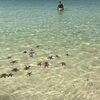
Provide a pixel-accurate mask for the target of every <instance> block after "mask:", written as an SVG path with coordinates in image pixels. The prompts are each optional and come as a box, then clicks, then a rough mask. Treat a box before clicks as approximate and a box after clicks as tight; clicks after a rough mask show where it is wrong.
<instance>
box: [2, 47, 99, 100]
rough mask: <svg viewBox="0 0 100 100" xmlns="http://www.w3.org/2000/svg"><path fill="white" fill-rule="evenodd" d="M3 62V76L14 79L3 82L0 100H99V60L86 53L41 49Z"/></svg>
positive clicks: (14, 55)
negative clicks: (27, 67)
mask: <svg viewBox="0 0 100 100" xmlns="http://www.w3.org/2000/svg"><path fill="white" fill-rule="evenodd" d="M52 48H53V47H52ZM32 52H33V53H32ZM30 54H32V55H30ZM86 57H87V58H86ZM12 61H15V62H12ZM1 62H2V63H3V64H1V67H0V74H3V73H7V74H8V73H12V76H10V77H8V76H5V77H1V78H0V100H100V66H99V64H100V62H99V58H98V57H94V58H90V55H89V54H88V53H87V52H81V53H80V52H79V51H78V50H76V49H70V50H66V48H63V47H62V48H60V49H59V48H56V49H54V48H53V49H50V47H47V48H46V47H45V48H44V47H43V46H42V45H40V46H36V48H35V49H34V51H32V49H30V48H29V49H26V50H25V51H21V52H19V53H18V54H13V55H11V56H9V57H6V58H4V59H2V60H1ZM45 62H48V64H45ZM25 65H26V66H30V68H29V69H25ZM5 66H6V67H5ZM14 68H17V69H18V71H15V72H14V71H12V69H14ZM28 73H31V74H30V75H29V74H28Z"/></svg>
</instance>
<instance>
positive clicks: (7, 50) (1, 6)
mask: <svg viewBox="0 0 100 100" xmlns="http://www.w3.org/2000/svg"><path fill="white" fill-rule="evenodd" d="M63 3H64V5H65V10H64V11H63V12H58V11H57V10H56V4H57V2H56V1H53V0H47V1H46V0H43V1H42V2H41V1H39V0H35V1H33V0H30V1H25V0H21V1H20V0H17V1H15V0H4V1H3V0H0V69H1V71H0V73H2V72H7V71H9V70H11V68H12V67H18V66H20V67H21V69H23V66H24V65H25V64H31V65H34V66H35V67H33V68H32V70H33V73H35V76H32V78H31V79H30V80H29V79H26V77H25V76H24V75H25V73H24V72H23V71H21V72H20V73H18V74H17V75H16V76H15V77H14V78H15V79H10V80H11V81H10V80H9V78H8V79H7V80H2V79H1V82H2V83H3V82H4V83H5V86H6V85H7V86H9V87H11V86H12V84H13V83H14V81H13V80H17V81H18V82H17V83H16V87H13V89H15V90H16V88H17V87H18V85H19V84H20V85H19V87H22V86H23V84H24V83H25V82H26V81H29V84H30V86H32V84H33V83H34V82H35V83H34V86H35V88H34V89H36V90H35V91H36V93H38V91H40V92H41V93H42V92H44V91H46V92H47V93H48V91H49V90H48V87H49V85H50V86H51V87H52V89H51V90H50V91H53V90H54V91H55V89H56V90H57V91H58V92H57V91H55V95H58V94H59V93H60V92H61V91H63V93H65V92H66V91H67V90H66V89H69V92H66V93H65V95H66V96H65V97H64V98H67V99H68V98H69V97H70V99H71V100H78V99H79V97H76V99H75V97H71V96H69V97H68V95H67V94H68V93H69V94H72V95H75V96H77V95H80V98H81V97H82V98H83V99H82V100H89V99H88V98H90V100H99V99H97V98H99V96H98V94H99V91H100V90H99V68H100V1H99V0H95V1H93V0H92V1H90V0H88V1H85V0H84V1H83V0H80V1H75V0H72V1H63ZM37 45H40V48H39V49H37V48H36V46H37ZM30 49H33V50H34V51H35V52H36V55H35V56H34V58H33V59H30V58H29V57H28V55H25V54H23V51H24V50H30ZM66 53H69V55H70V56H69V58H66V56H65V54H66ZM56 54H58V55H60V56H61V59H58V60H57V59H54V61H50V67H49V69H48V70H47V71H45V70H44V68H39V67H38V68H37V65H36V63H37V62H38V61H41V60H43V61H44V60H46V61H47V59H46V58H47V56H48V55H56ZM8 56H12V57H13V59H17V60H18V61H19V63H18V65H17V64H15V65H12V64H10V63H9V60H7V59H6V58H7V57H8ZM61 61H65V62H66V63H67V65H66V66H67V67H66V66H65V67H63V68H62V67H60V66H59V65H56V64H58V63H60V62H61ZM52 74H53V76H52ZM51 76H52V77H51ZM66 77H67V79H66ZM69 77H70V79H69ZM88 77H89V78H90V80H89V81H88V82H87V83H86V82H85V80H86V79H87V78H88ZM43 78H44V81H43V83H41V85H40V84H39V82H41V81H42V80H41V79H43ZM56 78H57V79H56ZM21 80H23V82H24V83H23V82H22V81H21ZM47 80H49V81H48V82H47V83H48V84H47V85H46V86H45V87H44V86H43V84H44V83H45V82H46V81H47ZM53 80H54V81H53ZM61 80H62V81H61ZM6 81H8V82H9V85H8V84H7V83H6ZM59 81H61V83H59V84H58V82H59ZM76 81H78V83H80V85H79V86H80V87H77V86H78V83H77V82H76ZM68 82H69V84H70V85H69V84H68ZM75 82H76V83H75ZM10 83H11V85H10ZM21 83H22V84H21ZM26 83H27V82H26ZM36 83H37V84H36ZM53 83H54V84H53ZM92 83H93V86H92V87H91V86H90V85H88V84H92ZM29 84H28V85H29ZM73 84H74V85H76V88H74V89H73ZM24 85H25V84H24ZM38 85H39V86H38ZM84 85H86V89H85V88H84V87H85V86H84ZM53 86H55V89H54V88H53ZM60 86H61V87H60ZM96 86H97V87H96ZM1 87H2V85H1ZM39 87H40V90H38V89H37V88H39ZM31 88H33V86H32V87H31ZM44 88H46V89H45V90H44ZM88 88H90V90H91V91H93V96H91V95H92V92H90V91H88ZM97 88H98V91H97V90H96V89H97ZM13 89H12V88H8V90H6V88H3V89H2V88H1V91H12V90H13ZM24 89H25V91H26V90H27V89H26V88H24ZM19 90H21V89H19ZM76 90H77V91H78V92H77V93H76V94H75V93H73V92H72V91H76ZM16 91H17V90H16ZM29 91H31V92H32V91H33V90H31V89H30V88H29ZM80 91H81V93H80ZM83 91H85V92H83ZM22 92H23V91H22V90H21V93H22ZM87 92H89V93H90V94H89V95H87V94H86V93H87ZM4 93H5V92H4ZM14 93H15V92H14ZM25 93H27V91H26V92H25ZM56 93H58V94H56ZM63 93H62V94H63ZM2 94H3V92H2ZM15 94H16V93H15ZM33 94H34V93H33ZM16 95H17V94H16ZM41 95H42V97H43V98H47V99H46V100H49V99H50V97H49V96H50V95H49V93H48V95H49V96H47V94H44V95H43V94H41ZM37 96H38V95H36V97H37ZM84 96H85V97H84ZM89 96H90V97H89ZM29 97H30V98H31V96H29ZM33 97H34V96H33ZM33 97H32V98H33ZM51 97H52V100H58V99H57V98H55V99H54V96H53V94H52V93H51ZM61 97H62V96H61ZM19 98H20V96H19ZM38 98H39V100H40V99H43V98H41V96H40V97H38ZM84 98H85V99H84ZM20 99H21V98H20ZM5 100H6V99H5ZM16 100H17V99H16ZM22 100H26V99H25V98H24V99H22ZM30 100H31V99H30ZM32 100H33V99H32ZM34 100H38V99H34ZM43 100H44V99H43ZM50 100H51V99H50ZM60 100H61V99H60ZM62 100H64V99H62Z"/></svg>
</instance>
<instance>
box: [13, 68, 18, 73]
mask: <svg viewBox="0 0 100 100" xmlns="http://www.w3.org/2000/svg"><path fill="white" fill-rule="evenodd" d="M11 71H13V72H17V71H19V69H17V68H13V69H12V70H11Z"/></svg>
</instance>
